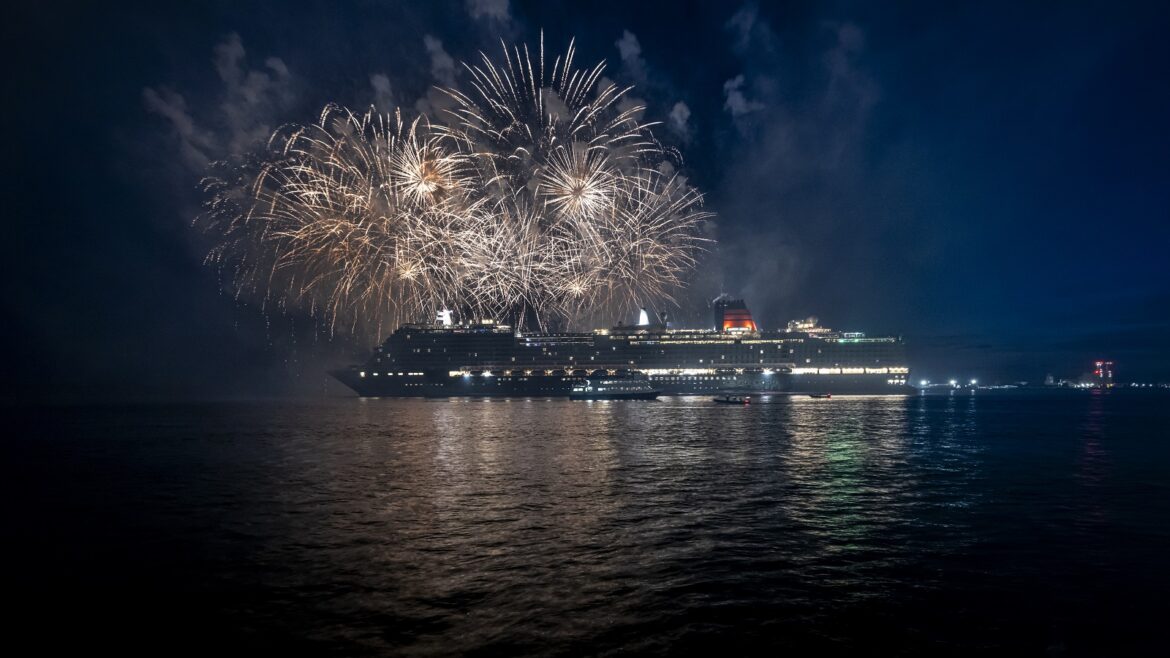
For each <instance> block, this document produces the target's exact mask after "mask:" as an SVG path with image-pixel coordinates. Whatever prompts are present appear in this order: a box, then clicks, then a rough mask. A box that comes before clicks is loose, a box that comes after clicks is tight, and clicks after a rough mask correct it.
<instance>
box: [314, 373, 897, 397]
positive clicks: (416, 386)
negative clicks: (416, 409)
mask: <svg viewBox="0 0 1170 658" xmlns="http://www.w3.org/2000/svg"><path fill="white" fill-rule="evenodd" d="M332 374H333V376H334V377H336V378H337V379H338V380H340V381H341V382H342V383H344V384H345V385H346V386H348V387H349V388H351V389H353V390H354V391H355V392H356V393H357V394H358V395H359V396H362V397H461V396H470V397H568V396H569V394H570V393H571V392H572V389H573V386H575V385H577V384H581V383H584V382H585V380H586V377H584V376H577V375H568V374H566V375H529V376H493V375H489V374H474V375H473V374H464V375H456V376H451V375H450V374H449V373H447V372H442V373H425V372H424V373H419V374H417V375H403V376H398V375H392V376H387V375H385V374H383V375H380V376H377V377H375V376H372V375H371V374H370V373H366V376H361V373H360V372H359V371H358V370H356V369H346V370H338V371H335V372H333V373H332ZM648 380H649V382H650V384H651V385H653V386H654V388H655V389H657V390H658V391H659V392H660V394H662V395H701V394H709V393H718V392H721V391H742V392H755V393H782V394H820V393H831V394H833V395H911V394H914V393H915V390H914V389H913V388H911V387H909V386H906V385H898V384H891V383H890V382H889V380H888V378H887V377H886V376H884V375H792V374H785V373H773V374H767V375H765V374H761V373H749V374H730V373H729V374H704V375H651V376H649V377H648Z"/></svg>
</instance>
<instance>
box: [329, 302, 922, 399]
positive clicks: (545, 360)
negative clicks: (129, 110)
mask: <svg viewBox="0 0 1170 658" xmlns="http://www.w3.org/2000/svg"><path fill="white" fill-rule="evenodd" d="M712 308H713V318H712V323H711V326H710V327H707V328H703V329H678V328H672V327H671V326H670V324H669V323H668V322H667V321H666V318H665V316H661V317H660V316H657V315H655V314H653V313H649V312H647V311H646V310H643V311H642V312H641V314H640V317H639V321H638V323H637V324H633V325H623V324H621V323H619V324H618V326H616V327H612V328H610V329H596V330H594V331H592V332H588V333H568V332H563V333H529V332H523V331H517V330H515V329H514V328H512V327H510V326H507V325H503V324H499V323H496V322H494V321H491V320H483V321H479V322H469V323H455V322H453V321H452V320H451V315H450V313H448V312H444V313H443V314H441V315H440V317H439V318H437V319H436V320H435V321H434V322H431V323H422V324H407V325H403V326H401V327H399V328H398V329H397V330H396V331H395V332H394V333H393V334H391V335H390V337H389V338H387V339H386V341H385V342H384V343H383V344H382V345H381V346H379V347H378V348H377V349H376V350H375V352H374V354H373V356H371V357H370V359H369V360H368V361H367V362H366V363H364V364H361V365H356V366H351V367H349V368H345V369H343V370H337V371H333V372H332V373H331V374H333V376H335V377H336V378H337V379H338V380H340V381H341V382H342V383H344V384H345V385H346V386H348V387H350V388H351V389H353V390H354V391H356V392H357V394H358V395H360V396H363V397H381V396H420V397H424V396H425V397H449V396H533V397H544V396H548V397H553V396H569V395H570V393H571V392H572V390H573V388H574V387H577V386H582V385H585V382H587V381H588V380H589V379H590V378H597V377H609V378H613V377H630V376H636V377H639V378H642V377H644V378H646V379H648V381H649V382H650V384H651V386H653V388H654V389H655V390H657V391H659V392H660V393H661V394H662V395H688V394H705V393H712V392H727V391H740V392H759V393H768V392H772V393H793V394H822V393H831V394H845V395H848V394H886V395H908V394H913V393H914V392H915V391H914V389H913V388H912V387H911V386H909V385H908V384H907V381H908V379H909V376H910V369H909V366H908V365H907V363H906V351H905V345H904V343H903V341H902V339H901V338H900V337H896V336H866V335H865V334H863V333H860V332H838V331H833V330H830V329H828V328H825V327H821V326H820V325H819V324H818V322H817V319H816V318H807V319H804V320H796V321H793V322H790V323H788V326H787V327H785V328H784V329H777V330H772V331H764V330H761V329H760V328H759V327H758V326H757V325H756V323H755V321H754V320H753V319H752V316H751V312H750V311H749V310H748V308H747V306H746V304H745V303H744V302H743V300H740V299H732V298H729V297H727V296H721V297H719V298H717V299H715V300H714V301H713V303H712Z"/></svg>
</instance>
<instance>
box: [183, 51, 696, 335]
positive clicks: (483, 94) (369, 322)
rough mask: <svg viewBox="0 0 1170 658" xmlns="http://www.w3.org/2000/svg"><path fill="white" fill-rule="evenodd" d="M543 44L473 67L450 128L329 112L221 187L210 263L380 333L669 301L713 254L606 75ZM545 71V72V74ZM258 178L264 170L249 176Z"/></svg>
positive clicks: (336, 322)
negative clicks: (419, 324)
mask: <svg viewBox="0 0 1170 658" xmlns="http://www.w3.org/2000/svg"><path fill="white" fill-rule="evenodd" d="M574 58H575V48H574V46H573V45H572V44H570V45H569V48H568V50H567V52H566V53H565V54H564V55H563V56H558V57H556V58H555V59H554V62H553V64H552V66H551V67H549V68H548V69H547V70H546V68H545V58H544V45H543V39H542V41H541V44H540V47H539V51H538V53H536V56H535V58H533V57H532V56H531V55H530V53H529V51H528V48H527V47H526V46H513V47H511V48H509V47H508V46H506V45H504V46H503V52H502V58H501V59H497V60H493V59H492V58H490V57H488V56H487V55H483V54H481V58H480V60H481V61H480V62H479V63H478V64H475V65H469V64H465V65H464V66H465V69H466V70H467V72H468V74H469V77H470V82H469V87H470V89H469V90H468V91H466V92H464V91H460V90H458V89H445V90H443V91H445V92H446V93H447V94H448V95H449V96H450V97H451V98H452V99H453V101H454V103H455V106H454V108H453V109H452V110H449V111H448V112H447V113H446V115H445V116H442V117H434V118H433V119H434V121H432V118H428V117H419V118H417V119H415V120H413V121H410V122H407V121H405V120H404V119H403V117H402V115H401V114H400V113H398V112H396V113H394V114H393V115H380V114H377V113H375V112H373V110H371V111H370V112H366V113H355V112H352V111H350V110H347V109H344V108H341V107H338V106H335V105H330V106H327V107H326V108H325V109H324V110H323V111H322V113H321V117H320V119H319V120H318V121H317V123H315V124H313V125H309V126H288V127H284V128H282V129H280V130H278V131H277V132H276V133H274V135H273V136H272V139H271V140H270V142H269V149H268V152H267V153H266V155H265V157H263V158H262V159H261V160H260V162H259V164H257V165H254V166H251V167H242V168H239V169H237V170H236V173H235V174H234V175H233V176H230V177H217V178H212V179H209V180H208V181H207V190H208V193H209V196H208V199H209V200H208V202H207V212H206V213H205V215H204V227H205V228H206V229H207V230H209V231H210V232H212V233H213V234H214V235H215V236H217V243H218V246H217V247H216V248H215V249H213V250H212V252H211V254H210V255H209V261H210V262H212V263H215V264H217V265H218V266H219V267H221V269H222V270H223V271H224V273H225V275H227V277H228V278H229V279H230V280H231V281H232V282H233V284H234V285H235V288H236V290H237V291H239V292H240V293H247V294H255V295H259V296H260V297H261V298H262V299H264V300H265V301H266V302H271V303H275V304H278V305H280V306H285V307H288V306H296V307H301V308H306V309H308V310H309V311H310V312H311V313H313V314H315V315H318V316H319V317H323V318H326V319H327V320H328V322H329V324H330V327H332V328H341V329H346V330H353V331H358V332H362V333H365V332H371V333H374V334H378V333H381V332H383V331H384V330H385V329H387V328H391V327H393V326H395V325H397V324H398V323H400V322H403V321H411V320H417V319H422V318H427V317H433V314H434V313H435V312H436V311H437V310H439V309H441V308H453V309H457V310H458V311H459V312H460V313H462V314H463V315H464V316H468V317H510V318H512V319H514V320H516V321H518V322H521V323H522V322H524V321H525V320H526V319H528V320H535V322H537V323H538V324H540V323H544V322H547V321H549V320H551V319H561V320H566V321H571V320H573V319H574V318H577V317H580V316H581V315H582V314H585V313H589V312H593V311H596V310H598V309H609V310H612V311H614V312H621V311H624V310H626V309H628V308H630V307H631V306H636V305H639V304H642V303H646V302H655V301H657V302H668V301H670V300H671V299H672V298H671V295H672V292H673V291H674V290H676V289H678V288H679V287H680V286H681V285H683V284H684V282H685V275H686V274H687V273H688V272H689V271H690V270H692V269H693V267H694V265H695V264H696V258H697V257H698V253H699V252H700V251H701V250H702V249H703V247H704V243H705V242H707V240H706V239H705V238H703V237H702V234H703V231H702V225H703V223H704V222H705V221H706V220H708V219H709V218H710V214H709V213H707V212H704V211H703V210H702V196H701V195H700V194H699V193H698V192H697V191H695V190H694V189H692V188H689V187H688V186H686V185H685V184H684V183H683V181H682V180H681V179H680V178H678V177H676V176H673V175H668V174H665V173H662V172H663V171H666V170H668V169H669V170H673V166H672V163H670V157H669V155H670V154H669V153H667V151H666V150H665V149H663V147H662V146H661V145H660V144H659V143H658V142H657V140H655V139H654V136H653V133H652V131H651V127H652V126H651V125H650V124H645V123H642V122H641V121H640V119H639V117H640V116H641V114H642V111H643V108H641V107H628V106H627V105H628V104H627V103H623V102H622V101H623V99H624V97H625V94H626V93H627V91H628V88H627V89H622V88H619V87H617V86H616V85H614V84H612V83H610V82H608V81H606V80H605V79H604V78H603V77H602V72H603V71H604V63H601V64H597V65H596V66H594V67H592V68H590V69H577V68H574V65H573V60H574ZM534 59H535V61H534ZM245 172H252V173H251V174H246V173H245Z"/></svg>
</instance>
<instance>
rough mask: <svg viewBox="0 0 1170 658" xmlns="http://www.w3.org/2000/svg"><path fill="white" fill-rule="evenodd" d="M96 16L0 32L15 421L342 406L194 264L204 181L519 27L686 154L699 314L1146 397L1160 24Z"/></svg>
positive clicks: (889, 8)
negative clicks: (192, 409)
mask: <svg viewBox="0 0 1170 658" xmlns="http://www.w3.org/2000/svg"><path fill="white" fill-rule="evenodd" d="M114 4H117V3H114ZM114 4H111V3H87V6H86V7H73V6H70V5H68V4H66V3H53V2H47V3H22V4H21V5H20V6H19V7H18V8H15V9H10V10H9V12H10V14H11V13H12V12H15V14H14V15H9V16H8V17H7V20H6V21H5V22H4V27H3V28H2V29H3V31H4V34H3V37H4V38H3V42H4V47H5V48H6V49H8V51H9V52H8V53H7V54H6V57H5V62H6V75H5V88H6V91H7V94H6V98H5V104H4V105H5V107H4V111H5V113H6V114H7V116H6V120H5V129H6V132H7V134H6V136H5V139H4V143H5V157H4V158H3V167H4V175H3V181H4V183H3V185H4V198H5V210H4V214H3V216H4V223H5V227H6V229H7V232H6V238H7V240H6V246H7V249H6V254H5V258H4V267H5V276H4V277H3V279H2V280H3V282H4V304H3V312H4V317H3V320H2V322H3V327H4V331H5V333H6V335H7V337H8V340H7V341H6V342H5V345H6V346H7V347H8V349H9V351H10V355H9V356H8V357H7V358H6V359H5V361H6V364H7V366H6V377H5V382H4V384H5V387H6V392H7V393H8V395H9V397H10V398H11V397H14V396H15V397H18V398H25V397H29V398H61V399H130V398H134V399H137V398H167V397H177V396H202V397H238V396H269V395H283V394H313V393H321V392H330V393H340V392H341V389H340V387H337V386H334V385H328V384H326V381H327V378H326V377H325V375H324V369H325V368H326V367H327V366H329V365H336V364H339V363H346V362H349V361H353V360H356V359H358V358H360V357H361V356H363V355H364V353H365V351H366V350H368V348H369V347H370V345H367V344H362V345H355V344H352V343H350V342H348V341H346V340H345V339H343V338H339V337H338V338H333V339H328V338H326V337H323V336H319V335H316V334H315V333H314V332H313V331H307V330H306V327H307V326H309V324H310V323H308V322H306V321H305V319H304V318H300V317H297V316H281V315H270V316H265V315H264V314H262V313H260V312H259V311H258V310H256V309H255V308H254V307H252V306H249V305H247V304H243V303H239V302H237V301H235V300H234V299H232V298H231V296H229V295H225V294H223V293H222V292H221V283H220V280H219V278H218V276H217V274H216V272H214V271H213V270H211V269H209V268H207V267H205V266H203V265H202V257H203V254H204V253H205V252H206V250H207V248H208V246H209V242H208V240H207V238H206V237H205V236H202V235H200V234H199V233H197V232H196V231H195V230H193V229H192V228H191V222H192V219H193V218H194V217H195V215H196V213H197V212H198V210H199V203H200V200H201V196H200V192H199V189H198V184H199V180H200V177H201V176H202V174H203V171H204V169H203V167H204V166H205V164H206V162H207V161H209V160H216V159H221V158H224V157H230V156H235V155H239V154H241V153H246V152H249V151H250V150H254V149H256V148H258V147H259V146H261V145H262V144H263V142H264V140H265V138H266V137H267V135H268V133H269V132H270V131H271V130H272V129H273V128H275V127H277V126H279V125H281V124H283V123H287V122H311V121H313V120H315V119H316V117H317V114H318V113H319V111H320V108H321V107H322V106H323V105H324V104H325V103H327V102H331V101H332V102H338V103H341V104H344V105H349V106H354V107H364V106H366V105H369V104H370V103H376V104H377V105H378V107H379V108H383V107H385V108H387V109H389V106H390V104H396V105H399V106H402V107H404V108H406V109H407V110H408V111H413V110H414V108H416V107H420V106H425V105H426V104H427V103H432V102H433V94H434V90H433V88H432V85H434V84H437V83H449V82H454V83H455V84H459V83H460V81H461V80H463V79H464V78H465V75H464V74H462V73H461V72H460V71H459V68H458V66H457V63H458V62H459V61H460V60H462V59H470V58H471V57H473V56H475V54H476V52H477V51H479V50H480V49H491V48H497V49H498V41H499V39H500V38H501V37H503V38H505V39H507V40H509V41H512V40H521V41H527V42H529V43H530V44H536V42H537V40H538V39H539V35H540V31H541V30H542V29H543V31H544V38H545V42H546V44H547V47H548V48H549V50H555V51H560V50H562V49H563V47H564V46H565V45H566V44H567V42H568V40H569V39H570V38H572V37H576V39H577V44H578V47H579V51H580V57H581V62H582V63H585V62H592V61H597V60H601V59H605V60H607V61H608V68H607V73H608V75H610V76H611V77H613V78H614V79H616V80H618V81H619V82H626V83H630V84H634V85H636V87H635V90H634V91H633V92H632V94H633V96H635V97H637V98H640V99H643V100H644V101H645V103H646V105H647V106H648V110H647V116H648V118H651V119H655V120H659V121H662V122H663V125H662V126H660V127H658V128H657V129H656V132H657V134H658V135H659V136H660V137H661V138H662V139H663V141H665V142H666V143H668V144H670V145H672V146H677V147H678V148H679V149H681V150H682V152H683V154H684V157H685V166H684V173H685V174H686V175H687V176H688V177H689V180H690V181H691V183H693V184H694V185H696V186H697V187H699V188H700V189H701V190H703V191H704V192H705V193H706V195H707V205H708V208H709V209H710V210H713V211H714V212H716V213H717V214H718V220H717V223H718V229H717V230H718V237H719V241H720V245H719V247H718V249H717V251H716V252H715V253H714V254H712V256H711V260H710V262H709V263H708V264H707V265H705V266H704V267H703V269H702V270H701V271H700V272H699V274H698V277H697V278H698V280H697V281H696V284H695V286H694V293H693V295H692V296H693V297H694V298H695V299H696V300H699V299H702V298H705V297H707V296H709V295H714V294H718V293H719V292H721V291H726V292H729V293H732V294H737V295H742V296H744V297H745V298H746V299H747V301H748V304H749V306H751V308H752V309H753V311H754V313H755V315H756V318H757V320H758V321H760V322H761V323H762V324H763V325H764V326H765V327H775V326H777V325H780V324H783V323H784V322H786V321H787V320H789V319H792V318H795V317H802V316H806V315H809V314H815V315H818V316H819V317H820V318H821V319H822V321H823V323H824V324H827V325H829V326H832V327H834V328H839V329H845V330H862V331H868V332H871V333H893V334H901V335H904V336H905V337H906V338H907V340H908V341H909V342H910V345H911V350H912V351H911V354H912V355H913V357H914V360H913V362H912V364H911V365H912V366H914V367H915V368H916V370H917V374H916V375H915V379H917V378H919V377H920V376H925V377H934V378H944V377H949V376H951V375H955V376H961V377H964V378H967V377H980V378H982V379H984V380H986V381H991V380H1001V381H1010V380H1017V379H1029V380H1033V381H1035V380H1039V379H1041V378H1043V376H1044V374H1045V373H1048V372H1051V373H1054V374H1056V375H1057V376H1073V377H1075V376H1076V375H1079V374H1080V373H1081V372H1084V371H1086V370H1088V369H1089V363H1088V362H1089V361H1091V360H1092V359H1094V358H1097V357H1110V358H1112V359H1114V360H1115V361H1116V362H1117V364H1118V365H1117V370H1118V374H1119V377H1120V378H1121V379H1122V380H1126V381H1128V380H1132V379H1138V380H1143V379H1144V380H1158V379H1161V380H1163V381H1166V380H1170V350H1167V348H1166V344H1167V340H1168V339H1170V254H1168V253H1167V251H1168V247H1170V130H1168V129H1167V120H1168V119H1167V117H1170V40H1168V39H1167V38H1166V34H1167V31H1168V30H1167V28H1168V27H1170V9H1168V8H1167V7H1168V5H1166V4H1165V3H1149V4H1148V5H1144V6H1143V5H1142V3H1119V2H1101V3H1082V2H1073V3H989V2H975V3H965V4H960V3H942V2H910V3H872V2H870V3H864V2H863V3H800V2H794V3H764V2H760V3H754V2H748V3H744V4H737V3H734V2H727V3H717V2H710V3H699V2H670V3H659V2H629V1H625V2H600V3H599V2H588V3H586V2H580V3H573V4H560V3H554V2H526V1H517V0H513V1H512V2H511V3H508V2H504V1H502V0H494V1H493V0H474V1H472V2H463V1H462V0H460V1H457V2H450V3H439V2H435V3H422V2H419V3H413V2H411V3H405V2H404V3H399V2H373V1H367V2H356V3H339V2H309V3H296V2H257V3H240V2H209V3H194V2H193V3H181V4H180V3H149V4H143V5H141V6H133V5H121V6H114ZM1021 4H1028V5H1033V6H1019V5H1021ZM168 5H173V6H168ZM1041 5H1044V6H1041ZM489 52H491V51H489ZM493 54H494V53H493ZM420 104H421V105H420ZM692 310H693V309H692ZM686 312H687V311H686V309H684V310H683V311H682V312H681V313H682V314H684V315H685V314H686Z"/></svg>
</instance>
